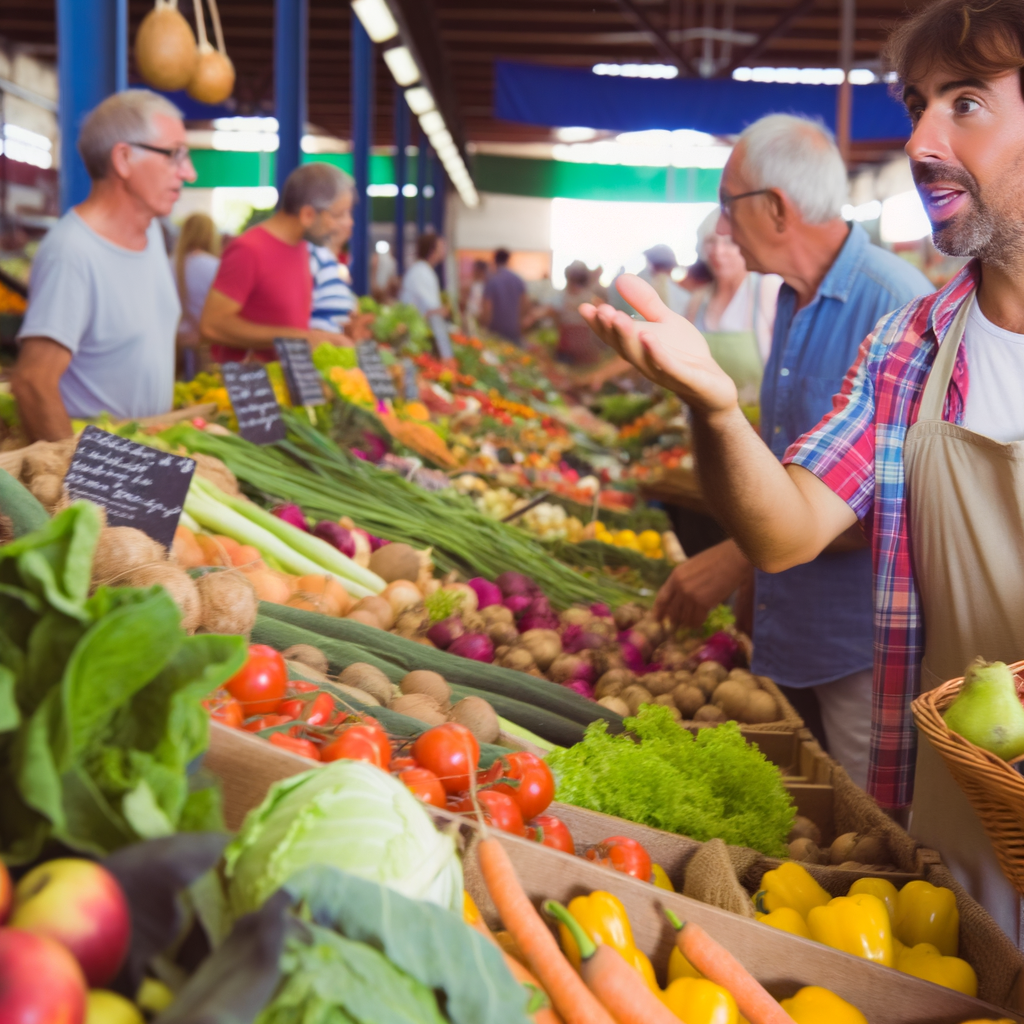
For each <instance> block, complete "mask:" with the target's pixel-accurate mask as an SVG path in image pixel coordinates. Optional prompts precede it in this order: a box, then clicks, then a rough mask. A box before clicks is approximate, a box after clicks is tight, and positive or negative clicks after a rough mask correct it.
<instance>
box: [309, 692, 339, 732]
mask: <svg viewBox="0 0 1024 1024" xmlns="http://www.w3.org/2000/svg"><path fill="white" fill-rule="evenodd" d="M333 717H334V700H333V698H332V697H331V695H330V694H329V693H318V694H317V695H316V696H315V697H314V698H313V700H312V701H311V702H310V703H309V704H308V705H307V707H306V710H305V712H304V713H303V716H302V718H303V720H304V721H305V723H306V724H307V725H327V723H328V722H329V721H330V720H331V719H332V718H333Z"/></svg>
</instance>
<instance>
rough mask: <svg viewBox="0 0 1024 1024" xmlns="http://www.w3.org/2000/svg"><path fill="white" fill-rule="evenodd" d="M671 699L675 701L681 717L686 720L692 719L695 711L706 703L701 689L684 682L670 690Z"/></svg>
mask: <svg viewBox="0 0 1024 1024" xmlns="http://www.w3.org/2000/svg"><path fill="white" fill-rule="evenodd" d="M672 699H673V700H674V701H675V702H676V707H677V708H679V711H680V713H681V714H682V716H683V718H685V719H687V720H689V719H692V718H693V716H694V715H695V714H696V713H697V711H698V710H699V709H700V708H702V707H704V704H705V703H706V702H705V700H704V693H703V691H702V690H698V689H697V687H696V686H689V685H687V684H686V683H683V684H682V685H680V686H677V687H676V688H675V689H674V690H673V691H672Z"/></svg>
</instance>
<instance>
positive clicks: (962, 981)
mask: <svg viewBox="0 0 1024 1024" xmlns="http://www.w3.org/2000/svg"><path fill="white" fill-rule="evenodd" d="M896 969H897V970H898V971H902V972H903V973H904V974H912V975H913V976H914V977H915V978H923V979H924V980H925V981H931V982H934V983H935V984H936V985H942V986H943V987H944V988H951V989H953V991H954V992H963V994H964V995H965V996H971V998H975V997H977V995H978V976H977V975H976V974H975V973H974V968H973V967H972V966H971V965H970V964H969V963H968V962H967V961H966V960H961V959H960V958H959V957H956V956H943V955H942V954H941V953H940V952H939V951H938V950H937V949H936V948H935V947H934V946H933V945H932V944H931V943H930V942H919V943H918V944H917V945H916V946H913V947H904V948H903V951H902V953H901V954H900V955H899V957H898V958H897V960H896Z"/></svg>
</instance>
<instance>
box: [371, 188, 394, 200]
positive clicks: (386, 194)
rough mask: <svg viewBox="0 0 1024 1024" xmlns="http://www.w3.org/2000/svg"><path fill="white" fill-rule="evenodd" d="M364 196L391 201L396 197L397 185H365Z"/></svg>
mask: <svg viewBox="0 0 1024 1024" xmlns="http://www.w3.org/2000/svg"><path fill="white" fill-rule="evenodd" d="M366 194H367V195H368V196H369V197H370V198H371V199H392V198H394V197H395V196H397V195H398V186H397V185H367V186H366Z"/></svg>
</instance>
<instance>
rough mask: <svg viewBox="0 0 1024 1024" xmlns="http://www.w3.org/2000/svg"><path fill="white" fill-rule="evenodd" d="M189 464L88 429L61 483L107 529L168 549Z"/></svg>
mask: <svg viewBox="0 0 1024 1024" xmlns="http://www.w3.org/2000/svg"><path fill="white" fill-rule="evenodd" d="M195 468H196V464H195V460H194V459H189V458H186V457H184V456H182V455H171V454H169V453H167V452H162V451H158V450H157V449H156V448H148V447H147V446H146V445H144V444H136V443H135V442H134V441H129V440H128V439H127V438H124V437H118V436H117V434H110V433H108V432H107V431H106V430H100V428H99V427H94V426H92V425H90V426H88V427H86V428H85V430H84V431H82V436H81V438H80V439H79V441H78V447H76V448H75V454H74V456H73V457H72V459H71V468H70V469H69V470H68V474H67V476H66V477H65V479H64V483H65V485H66V486H67V489H68V494H69V495H70V496H71V497H72V498H73V499H74V498H87V499H88V500H89V501H93V502H95V503H96V504H97V505H102V506H103V507H104V508H105V509H106V510H107V525H108V526H133V527H135V529H137V530H142V531H143V532H144V533H147V534H149V536H150V537H152V538H153V540H156V541H159V542H160V543H161V544H163V545H164V547H166V548H169V547H170V546H171V542H172V541H173V540H174V531H175V528H176V527H177V525H178V520H179V519H180V518H181V510H182V506H183V505H184V504H185V495H186V494H187V493H188V485H189V484H190V483H191V482H192V473H193V472H194V470H195Z"/></svg>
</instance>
